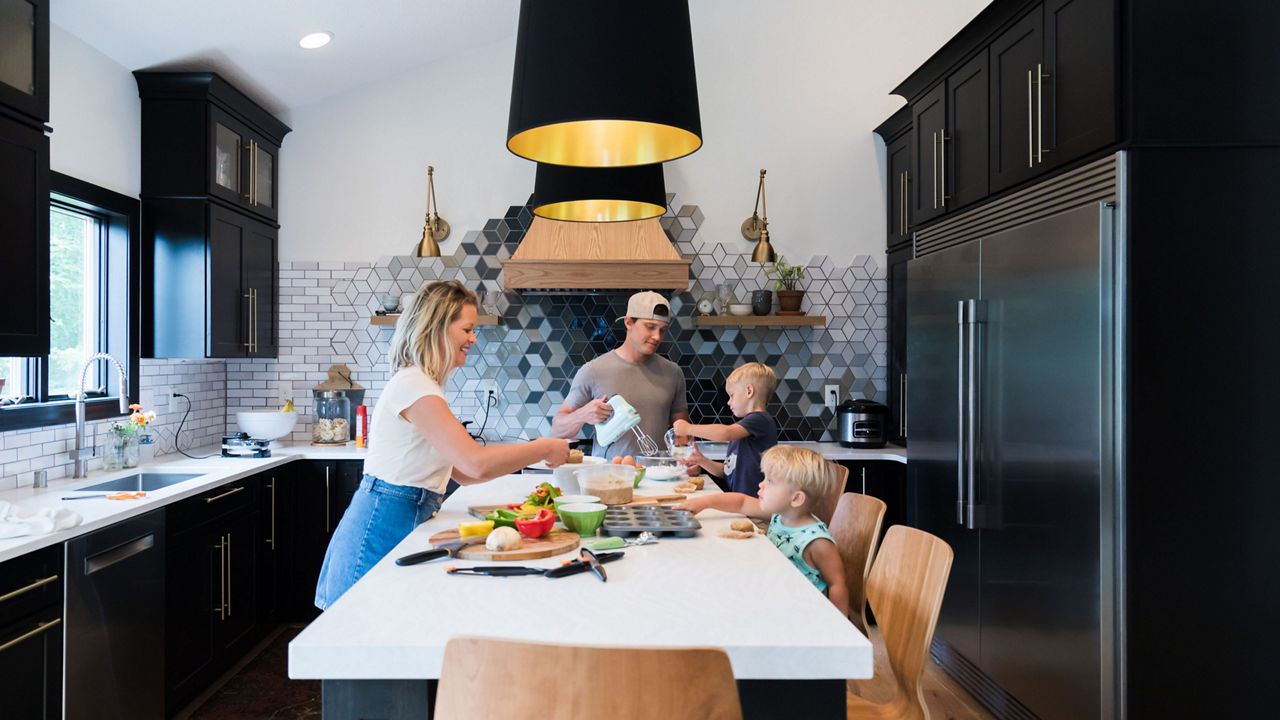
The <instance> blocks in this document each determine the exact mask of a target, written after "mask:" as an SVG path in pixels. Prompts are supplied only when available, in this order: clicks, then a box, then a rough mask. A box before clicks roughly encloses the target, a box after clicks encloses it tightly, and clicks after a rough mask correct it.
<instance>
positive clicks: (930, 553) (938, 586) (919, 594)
mask: <svg viewBox="0 0 1280 720" xmlns="http://www.w3.org/2000/svg"><path fill="white" fill-rule="evenodd" d="M951 558H952V553H951V546H949V545H947V543H945V542H943V541H942V540H940V539H938V538H937V537H934V536H933V535H930V534H929V533H927V532H924V531H923V530H916V529H915V528H909V527H906V526H903V525H894V526H893V527H891V528H889V532H887V533H885V536H884V543H883V544H881V546H880V552H879V553H877V554H876V560H875V563H874V564H873V565H872V566H871V574H870V575H869V576H868V577H867V597H868V599H869V600H870V601H871V610H872V612H874V613H875V614H876V624H877V626H878V627H879V628H880V634H881V635H883V636H884V645H885V650H886V652H887V654H888V656H889V667H890V668H892V669H893V675H894V682H895V688H894V698H893V699H892V700H890V701H889V702H888V703H885V704H881V705H875V704H872V703H869V702H866V701H864V700H862V699H861V698H858V697H857V696H856V695H855V696H851V697H850V698H849V702H848V717H849V718H865V717H876V718H904V719H906V720H928V717H929V711H928V710H927V709H926V707H925V704H924V691H923V689H922V682H923V678H924V668H925V663H927V662H928V661H929V645H930V643H932V642H933V631H934V629H935V628H936V627H937V624H938V611H939V610H940V609H941V608H942V595H943V593H944V592H945V591H946V588H947V576H948V575H949V574H950V573H951Z"/></svg>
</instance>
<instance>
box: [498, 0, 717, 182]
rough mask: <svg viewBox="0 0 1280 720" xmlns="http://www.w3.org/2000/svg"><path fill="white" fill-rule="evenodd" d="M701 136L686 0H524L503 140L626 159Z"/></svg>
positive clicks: (585, 160) (558, 161)
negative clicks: (507, 119)
mask: <svg viewBox="0 0 1280 720" xmlns="http://www.w3.org/2000/svg"><path fill="white" fill-rule="evenodd" d="M701 146H702V119H701V116H700V115H699V112H698V83H697V78H696V76H695V73H694V68H693V34H692V30H691V29H690V26H689V3H688V0H644V2H636V1H635V0H523V1H522V2H521V3H520V27H519V30H518V31H517V35H516V59H515V74H514V77H513V79H512V85H511V117H510V119H509V121H508V123H507V148H508V149H509V150H511V152H513V153H515V154H516V155H519V156H520V157H523V158H527V159H529V160H534V161H537V162H542V163H550V164H553V165H572V166H575V167H627V166H631V165H648V164H652V163H661V162H666V161H668V160H674V159H676V158H679V157H683V156H685V155H688V154H689V153H691V152H693V151H695V150H697V149H698V148H699V147H701Z"/></svg>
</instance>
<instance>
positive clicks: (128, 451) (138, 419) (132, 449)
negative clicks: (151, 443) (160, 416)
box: [102, 404, 156, 470]
mask: <svg viewBox="0 0 1280 720" xmlns="http://www.w3.org/2000/svg"><path fill="white" fill-rule="evenodd" d="M129 409H130V410H132V411H133V414H131V415H130V416H129V417H128V418H127V419H126V420H124V421H123V422H114V423H112V424H111V430H110V432H109V433H108V434H107V443H106V447H105V448H103V452H102V469H103V470H119V469H120V468H131V467H137V466H138V460H139V457H138V436H139V435H141V434H143V433H142V431H143V430H146V428H147V423H149V422H151V421H152V420H155V419H156V414H155V413H154V412H143V410H142V406H141V405H138V404H133V405H130V406H129Z"/></svg>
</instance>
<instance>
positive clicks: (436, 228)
mask: <svg viewBox="0 0 1280 720" xmlns="http://www.w3.org/2000/svg"><path fill="white" fill-rule="evenodd" d="M435 171H436V169H435V168H434V167H432V166H430V165H428V166H427V217H426V220H425V221H424V223H423V225H422V239H421V240H419V241H418V246H417V247H416V248H415V252H414V254H415V255H417V256H418V257H440V243H441V242H444V240H445V238H447V237H449V221H447V220H445V219H444V218H442V217H440V213H439V212H437V208H436V184H435V179H434V177H433V176H434V175H435Z"/></svg>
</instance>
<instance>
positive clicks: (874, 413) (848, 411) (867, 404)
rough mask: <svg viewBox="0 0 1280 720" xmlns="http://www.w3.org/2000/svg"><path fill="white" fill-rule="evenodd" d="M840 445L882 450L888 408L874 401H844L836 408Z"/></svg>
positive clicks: (860, 399) (861, 399) (887, 419)
mask: <svg viewBox="0 0 1280 720" xmlns="http://www.w3.org/2000/svg"><path fill="white" fill-rule="evenodd" d="M836 417H837V418H838V420H839V426H840V427H839V434H840V444H841V445H843V446H845V447H862V448H882V447H884V443H885V424H886V423H887V422H888V421H889V408H888V407H886V406H884V405H881V404H880V403H878V402H876V401H874V400H865V399H863V398H858V399H857V400H845V401H844V402H842V403H840V406H839V407H837V408H836Z"/></svg>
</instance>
